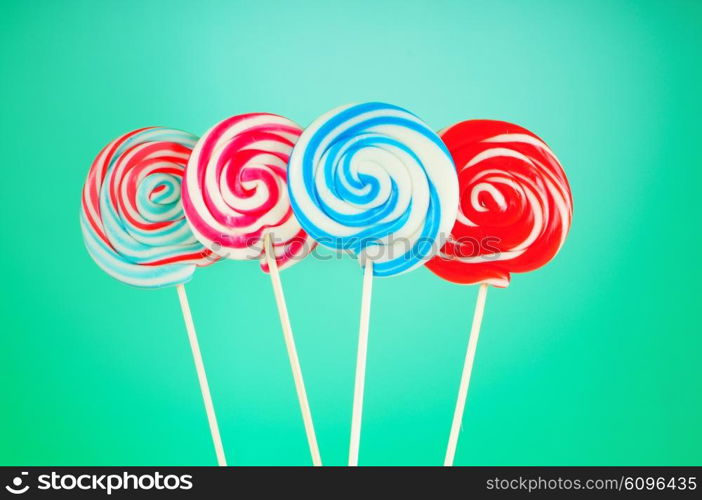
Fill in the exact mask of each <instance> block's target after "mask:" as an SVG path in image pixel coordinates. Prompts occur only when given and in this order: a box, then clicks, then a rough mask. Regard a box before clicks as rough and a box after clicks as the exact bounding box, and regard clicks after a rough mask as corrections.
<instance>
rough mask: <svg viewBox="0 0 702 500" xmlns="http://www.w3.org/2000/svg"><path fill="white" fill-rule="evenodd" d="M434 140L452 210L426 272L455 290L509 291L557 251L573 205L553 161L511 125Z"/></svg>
mask: <svg viewBox="0 0 702 500" xmlns="http://www.w3.org/2000/svg"><path fill="white" fill-rule="evenodd" d="M440 135H441V138H442V140H443V141H444V142H445V143H446V146H447V147H448V149H449V152H450V153H451V156H452V157H453V159H454V162H455V164H456V169H457V170H458V184H459V189H460V207H459V212H458V218H457V219H456V223H455V225H454V226H453V229H452V230H451V236H450V238H449V241H448V242H447V243H446V244H445V245H444V247H443V248H442V249H441V252H440V253H439V255H438V256H437V257H435V258H434V259H432V260H431V261H429V263H427V267H428V268H429V269H431V270H432V271H433V272H435V273H436V274H438V275H439V276H441V277H442V278H444V279H447V280H449V281H453V282H455V283H464V284H470V283H487V284H490V285H494V286H497V287H506V286H507V285H508V284H509V280H510V273H512V272H516V273H521V272H526V271H533V270H534V269H537V268H539V267H541V266H543V265H544V264H546V263H547V262H548V261H550V260H551V259H552V258H553V257H554V256H555V255H556V253H558V250H560V248H561V246H562V245H563V243H564V241H565V238H566V235H567V234H568V230H569V229H570V223H571V218H572V215H573V198H572V196H571V193H570V186H569V185H568V180H567V179H566V176H565V172H563V168H562V167H561V164H560V163H559V161H558V159H557V158H556V155H554V154H553V152H552V151H551V149H550V148H549V147H548V146H547V145H546V143H544V142H543V141H542V140H541V139H540V138H539V137H537V136H536V135H535V134H533V133H532V132H530V131H528V130H527V129H525V128H522V127H520V126H518V125H514V124H511V123H507V122H502V121H494V120H468V121H464V122H461V123H458V124H456V125H453V126H451V127H448V128H447V129H445V130H443V131H442V132H441V134H440Z"/></svg>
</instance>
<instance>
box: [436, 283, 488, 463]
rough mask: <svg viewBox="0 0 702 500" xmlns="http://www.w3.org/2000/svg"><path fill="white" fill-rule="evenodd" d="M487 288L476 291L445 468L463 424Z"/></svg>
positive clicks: (449, 461) (452, 457)
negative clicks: (476, 295)
mask: <svg viewBox="0 0 702 500" xmlns="http://www.w3.org/2000/svg"><path fill="white" fill-rule="evenodd" d="M487 287H488V286H487V285H486V284H482V285H480V288H479V289H478V299H477V301H476V303H475V312H474V313H473V326H472V327H471V329H470V338H469V339H468V350H467V351H466V359H465V362H464V364H463V373H462V374H461V384H460V386H459V387H458V399H457V400H456V409H455V410H454V412H453V423H452V424H451V434H449V440H448V447H447V448H446V458H445V459H444V465H445V466H451V465H453V459H454V457H455V455H456V445H457V444H458V433H459V431H460V430H461V424H462V423H463V410H465V407H466V399H467V398H468V385H469V384H470V374H471V372H472V371H473V360H475V350H476V348H477V347H478V336H479V335H480V323H481V322H482V321H483V311H484V310H485V297H486V296H487Z"/></svg>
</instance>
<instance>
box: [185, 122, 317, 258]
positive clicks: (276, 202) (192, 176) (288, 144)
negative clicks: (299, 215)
mask: <svg viewBox="0 0 702 500" xmlns="http://www.w3.org/2000/svg"><path fill="white" fill-rule="evenodd" d="M301 132H302V129H301V128H300V127H299V126H298V125H297V124H295V123H294V122H292V121H290V120H288V119H287V118H284V117H282V116H277V115H272V114H267V113H250V114H244V115H238V116H233V117H231V118H227V119H226V120H223V121H221V122H220V123H218V124H217V125H215V126H214V127H212V128H211V129H210V130H209V131H207V133H205V134H204V135H203V136H202V138H201V139H200V140H199V141H198V143H197V145H196V146H195V148H194V149H193V153H192V155H191V157H190V161H189V163H188V166H187V169H186V174H185V181H184V184H183V206H184V209H185V215H186V217H187V219H188V222H189V223H190V225H191V227H192V230H193V232H194V234H195V236H196V237H197V239H198V240H199V241H201V242H202V243H203V244H204V245H205V246H207V247H208V248H210V249H212V250H213V251H215V252H216V253H217V254H219V255H221V256H222V257H227V258H231V259H237V260H247V259H260V262H261V267H262V269H263V270H264V271H268V266H267V264H266V262H265V259H263V258H262V257H263V255H264V254H263V252H264V247H263V241H262V240H263V238H264V236H265V235H266V233H271V240H272V243H273V251H274V253H275V256H276V261H277V263H278V266H279V267H280V268H284V267H287V266H290V265H291V264H293V263H295V262H297V261H298V260H300V259H302V258H303V257H304V256H305V255H307V254H308V253H309V252H310V250H311V249H312V248H313V247H314V242H313V241H312V240H311V239H310V238H309V236H308V235H307V234H306V233H305V232H304V231H303V230H302V227H301V226H300V224H299V222H297V220H296V219H295V217H294V215H293V212H292V208H291V206H290V201H289V198H288V191H287V187H286V183H287V163H288V159H289V157H290V153H291V151H292V149H293V145H294V143H295V141H296V140H297V138H298V137H299V136H300V133H301Z"/></svg>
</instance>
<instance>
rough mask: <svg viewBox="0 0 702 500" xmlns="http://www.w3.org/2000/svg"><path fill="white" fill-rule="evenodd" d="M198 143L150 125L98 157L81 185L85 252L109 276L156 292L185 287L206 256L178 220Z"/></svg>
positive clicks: (183, 134)
mask: <svg viewBox="0 0 702 500" xmlns="http://www.w3.org/2000/svg"><path fill="white" fill-rule="evenodd" d="M195 141H197V137H195V136H194V135H192V134H189V133H187V132H182V131H180V130H172V129H167V128H160V127H153V128H144V129H139V130H135V131H133V132H129V133H127V134H124V135H123V136H121V137H119V138H118V139H115V140H114V141H112V142H111V143H110V144H108V145H107V146H106V147H105V148H104V149H103V150H102V151H101V152H100V154H99V155H98V156H97V158H95V161H94V162H93V164H92V166H91V167H90V171H89V172H88V177H87V179H86V181H85V186H84V187H83V197H82V204H81V217H80V220H81V228H82V230H83V239H84V241H85V245H86V247H87V249H88V252H89V253H90V255H91V256H92V258H93V259H94V260H95V262H96V263H97V264H98V265H99V266H100V267H101V268H102V269H103V270H104V271H105V272H107V273H108V274H109V275H110V276H112V277H114V278H117V279H118V280H120V281H123V282H124V283H128V284H130V285H134V286H139V287H146V288H156V287H164V286H169V285H178V284H182V283H185V282H187V281H188V280H190V278H191V277H192V275H193V273H194V272H195V267H196V266H204V265H207V264H211V263H212V262H214V261H216V260H217V257H215V256H213V255H211V252H209V251H208V250H207V249H205V248H204V247H203V246H202V245H201V244H200V243H199V242H198V241H197V240H196V239H195V237H194V236H193V234H192V232H191V231H190V228H189V227H188V224H187V222H186V220H185V217H184V216H183V208H182V205H181V199H180V184H181V180H182V177H183V171H184V169H185V164H186V163H187V162H188V157H189V156H190V152H191V149H192V147H193V146H194V145H195Z"/></svg>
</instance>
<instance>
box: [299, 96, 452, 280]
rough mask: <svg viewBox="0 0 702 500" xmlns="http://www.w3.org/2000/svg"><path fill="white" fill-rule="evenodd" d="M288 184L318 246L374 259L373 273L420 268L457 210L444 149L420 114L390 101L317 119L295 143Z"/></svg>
mask: <svg viewBox="0 0 702 500" xmlns="http://www.w3.org/2000/svg"><path fill="white" fill-rule="evenodd" d="M288 179H289V180H288V188H289V191H290V200H291V202H292V206H293V210H294V211H295V215H296V216H297V218H298V220H299V221H300V223H301V224H302V227H303V228H304V229H305V230H306V231H307V232H308V233H309V234H310V235H311V236H312V237H313V238H314V239H316V240H317V241H318V242H320V243H322V244H323V245H326V246H328V247H331V248H335V249H337V250H351V251H352V252H353V253H354V254H356V255H358V256H360V257H362V258H368V259H371V260H372V262H373V274H374V275H375V276H392V275H396V274H400V273H403V272H407V271H410V270H412V269H414V268H416V267H418V266H420V265H422V263H423V261H424V260H426V259H427V258H430V257H431V256H432V255H434V254H435V253H436V252H437V251H438V248H439V245H437V240H439V241H440V240H441V239H442V237H445V236H447V235H448V231H449V230H450V229H451V226H452V225H453V222H454V220H455V217H456V211H457V208H458V184H457V181H456V171H455V168H454V166H453V163H452V160H451V157H450V155H449V153H448V151H447V149H446V147H445V146H444V144H443V143H442V142H441V140H440V139H439V137H438V136H437V135H436V133H434V132H433V131H432V130H431V129H430V128H429V127H428V126H427V125H426V124H425V123H424V122H422V121H421V120H420V119H419V118H418V117H417V116H415V115H414V114H412V113H410V112H409V111H407V110H405V109H403V108H400V107H397V106H393V105H390V104H384V103H378V102H371V103H365V104H356V105H353V104H352V105H346V106H341V107H339V108H336V109H333V110H331V111H329V112H327V113H326V114H324V115H322V116H321V117H319V118H318V119H317V120H315V121H314V122H313V123H312V124H311V125H310V126H309V127H308V128H306V129H305V131H304V132H303V133H302V135H301V136H300V139H299V140H298V142H297V144H296V145H295V149H294V150H293V154H292V156H291V157H290V164H289V167H288ZM371 249H373V251H372V252H371ZM372 254H377V255H372Z"/></svg>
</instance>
